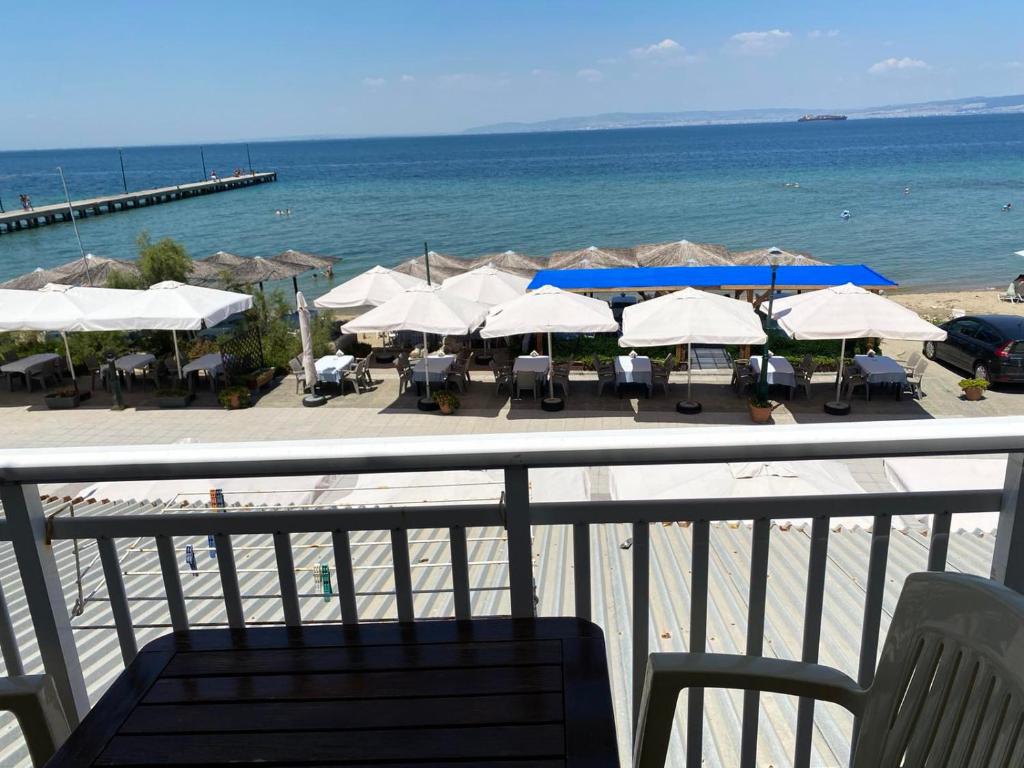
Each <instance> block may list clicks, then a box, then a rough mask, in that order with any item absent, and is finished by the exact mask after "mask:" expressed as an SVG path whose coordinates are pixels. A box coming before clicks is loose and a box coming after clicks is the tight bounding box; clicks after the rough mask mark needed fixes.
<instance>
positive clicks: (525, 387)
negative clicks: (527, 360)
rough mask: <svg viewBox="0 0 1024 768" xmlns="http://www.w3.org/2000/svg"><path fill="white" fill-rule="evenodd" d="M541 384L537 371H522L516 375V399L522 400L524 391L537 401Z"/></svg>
mask: <svg viewBox="0 0 1024 768" xmlns="http://www.w3.org/2000/svg"><path fill="white" fill-rule="evenodd" d="M540 384H541V377H540V376H538V375H537V372H536V371H520V372H519V373H517V374H516V399H517V400H518V399H519V398H521V397H522V396H523V392H524V391H528V392H529V393H530V395H531V396H532V397H533V398H534V399H536V398H537V389H538V387H539V386H540Z"/></svg>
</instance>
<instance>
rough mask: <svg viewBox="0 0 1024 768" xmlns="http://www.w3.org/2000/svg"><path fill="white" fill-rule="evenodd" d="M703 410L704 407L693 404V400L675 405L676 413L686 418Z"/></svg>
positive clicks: (681, 401)
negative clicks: (684, 415)
mask: <svg viewBox="0 0 1024 768" xmlns="http://www.w3.org/2000/svg"><path fill="white" fill-rule="evenodd" d="M703 409H704V406H702V405H701V404H700V403H698V402H694V401H693V400H680V401H679V402H678V403H676V411H677V412H678V413H683V414H686V415H687V416H692V415H693V414H695V413H700V412H701V411H702V410H703Z"/></svg>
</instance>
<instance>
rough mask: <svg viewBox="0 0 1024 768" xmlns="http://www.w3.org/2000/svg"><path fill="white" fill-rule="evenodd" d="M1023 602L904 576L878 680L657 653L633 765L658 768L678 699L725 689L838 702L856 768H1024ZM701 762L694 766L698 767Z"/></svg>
mask: <svg viewBox="0 0 1024 768" xmlns="http://www.w3.org/2000/svg"><path fill="white" fill-rule="evenodd" d="M1022 623H1024V595H1021V594H1019V593H1017V592H1014V591H1013V590H1011V589H1008V588H1007V587H1005V586H1003V585H1002V584H999V583H997V582H995V581H992V580H990V579H985V578H981V577H979V576H967V575H964V574H953V573H913V574H911V575H910V576H908V577H907V580H906V582H904V585H903V592H902V594H901V595H900V599H899V602H898V603H897V605H896V611H895V613H894V614H893V617H892V623H891V624H890V625H889V635H888V637H887V638H886V641H885V646H884V648H883V649H882V655H881V657H880V659H879V662H878V668H877V670H876V672H875V676H874V682H873V683H872V684H871V686H870V687H869V688H867V689H863V688H861V687H860V686H858V685H857V683H856V682H855V681H854V680H852V679H851V678H849V677H848V676H847V675H846V674H844V673H842V672H840V671H839V670H836V669H832V668H831V667H826V666H822V665H819V664H810V663H806V662H799V661H788V660H783V659H776V658H765V657H754V656H733V655H727V654H719V653H653V654H651V655H650V657H649V659H648V662H647V676H646V679H645V681H644V689H643V697H642V700H641V704H640V717H639V720H638V722H637V729H636V739H635V741H634V744H635V747H634V759H633V765H634V766H635V768H661V766H663V765H664V764H665V756H666V753H667V751H668V746H669V737H670V736H671V732H672V728H673V725H674V720H675V709H676V705H677V700H678V698H679V693H680V692H681V691H683V690H687V689H691V688H699V689H706V688H725V689H730V690H748V691H764V692H770V693H779V694H784V695H789V696H800V697H805V698H809V699H817V700H819V701H828V702H832V703H833V704H838V705H839V706H841V707H843V708H844V709H846V710H848V711H849V712H851V713H852V714H853V715H854V716H855V717H857V718H859V722H860V727H859V729H858V731H857V732H856V734H855V742H854V744H853V745H852V761H851V766H852V768H896V767H897V766H923V765H926V764H927V765H954V764H955V765H972V766H975V765H976V766H1009V765H1020V762H1019V760H1020V756H1021V754H1022V753H1024V730H1022V728H1021V726H1020V722H1021V720H1020V718H1021V715H1020V712H1021V706H1022V704H1024V640H1022V637H1021V632H1020V627H1021V625H1022ZM696 762H697V763H699V762H700V761H699V757H698V760H697V761H696Z"/></svg>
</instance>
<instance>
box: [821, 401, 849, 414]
mask: <svg viewBox="0 0 1024 768" xmlns="http://www.w3.org/2000/svg"><path fill="white" fill-rule="evenodd" d="M825 413H827V414H829V415H830V416H847V415H849V413H850V404H849V403H844V402H843V401H842V400H833V401H832V402H829V403H825Z"/></svg>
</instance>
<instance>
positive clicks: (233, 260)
mask: <svg viewBox="0 0 1024 768" xmlns="http://www.w3.org/2000/svg"><path fill="white" fill-rule="evenodd" d="M199 261H202V262H204V263H207V264H216V265H217V266H219V267H229V268H230V267H237V266H240V265H242V264H244V263H245V262H246V261H248V259H246V258H245V256H238V255H236V254H234V253H228V252H227V251H217V252H216V253H215V254H213V255H212V256H207V257H206V258H205V259H199Z"/></svg>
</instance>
